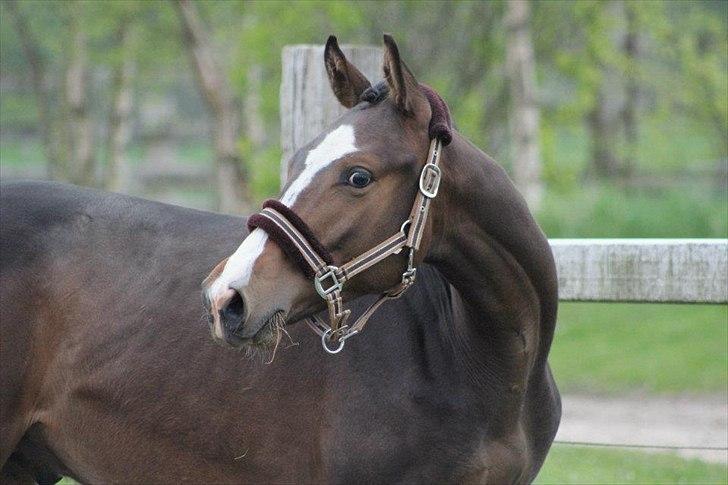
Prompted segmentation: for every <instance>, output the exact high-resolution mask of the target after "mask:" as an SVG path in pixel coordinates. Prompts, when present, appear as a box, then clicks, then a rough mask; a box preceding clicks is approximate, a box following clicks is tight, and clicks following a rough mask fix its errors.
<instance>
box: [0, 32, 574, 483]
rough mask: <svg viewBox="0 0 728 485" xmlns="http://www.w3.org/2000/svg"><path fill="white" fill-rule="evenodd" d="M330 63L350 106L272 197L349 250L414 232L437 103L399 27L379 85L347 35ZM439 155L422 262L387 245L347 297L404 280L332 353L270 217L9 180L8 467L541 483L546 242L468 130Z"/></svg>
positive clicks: (3, 234)
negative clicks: (256, 354)
mask: <svg viewBox="0 0 728 485" xmlns="http://www.w3.org/2000/svg"><path fill="white" fill-rule="evenodd" d="M325 62H326V67H327V72H328V75H329V80H330V82H331V85H332V88H333V91H334V93H335V95H336V97H337V98H338V99H339V101H340V102H341V103H342V104H343V105H344V106H346V107H348V108H351V109H350V110H349V111H347V112H346V113H345V114H344V115H343V116H342V117H341V118H340V119H339V120H338V121H337V122H335V123H334V125H333V126H331V127H330V128H329V129H328V130H327V131H326V132H325V133H322V134H321V136H320V137H318V138H317V139H316V140H314V141H312V142H311V143H310V144H309V145H308V146H306V147H304V148H302V149H301V150H299V152H298V153H297V154H296V155H294V158H293V159H292V161H291V165H290V173H289V175H290V177H289V180H291V182H289V183H288V185H287V186H286V187H284V190H283V195H282V197H281V200H280V201H279V203H280V204H283V205H285V206H286V207H287V208H289V209H290V211H291V212H292V213H295V215H296V216H297V217H299V218H300V219H301V220H302V221H305V226H306V228H307V229H308V230H310V231H311V235H314V234H315V237H316V241H318V243H319V244H320V246H321V248H320V249H326V250H328V251H329V252H330V255H329V257H330V258H331V260H332V261H334V262H341V261H347V260H349V259H350V258H352V257H354V256H356V255H357V254H361V253H362V252H365V251H366V250H367V249H369V248H370V247H372V246H374V245H375V244H376V243H378V242H379V241H381V240H382V239H384V238H386V237H388V236H390V235H391V234H392V233H395V234H396V233H397V231H400V230H401V231H405V230H406V225H404V224H402V221H403V220H405V219H407V217H408V212H409V210H410V207H411V206H412V201H413V200H415V198H416V197H417V192H418V190H419V188H418V180H419V179H420V175H419V174H420V171H421V169H422V167H423V166H424V165H425V163H426V159H427V155H428V145H430V140H429V121H430V119H431V117H432V114H433V111H432V105H431V103H430V102H429V101H428V99H427V96H426V95H425V94H423V93H424V92H425V91H423V89H422V88H421V87H420V85H419V84H418V83H417V81H416V80H415V78H414V76H413V75H412V74H411V72H410V71H409V69H407V67H406V65H405V64H404V63H403V62H402V61H401V59H400V56H399V52H398V49H397V46H396V44H395V43H394V41H393V40H392V39H391V37H388V36H385V56H384V74H385V81H384V82H383V83H378V84H377V85H375V86H372V85H371V83H370V82H369V81H368V80H367V79H366V78H365V77H364V76H363V75H362V74H361V73H360V72H359V71H358V70H357V69H356V67H354V66H353V65H352V64H351V63H349V62H348V61H347V60H346V58H345V57H344V55H343V53H341V51H340V49H339V48H338V46H337V45H336V41H335V39H334V38H330V39H329V42H328V43H327V47H326V50H325ZM440 167H441V172H442V178H441V187H440V190H439V193H438V194H437V197H434V198H432V200H431V207H430V208H429V212H430V215H429V218H427V219H426V224H425V225H424V228H423V229H422V241H421V244H419V245H418V249H417V251H416V252H415V253H413V255H414V258H413V261H411V262H410V261H408V258H407V254H406V251H401V252H399V253H398V254H392V255H391V256H389V257H388V258H386V259H384V260H382V261H381V262H378V263H377V264H376V265H374V266H372V267H371V268H369V269H367V270H366V271H364V272H362V273H360V274H359V275H357V277H356V278H352V279H351V280H350V281H347V283H346V287H345V288H344V289H343V291H342V298H343V299H344V301H345V302H346V304H347V305H348V306H350V307H351V311H352V314H353V315H358V314H360V313H361V312H363V311H365V309H366V308H367V307H368V305H369V304H370V303H371V302H372V297H371V296H368V295H370V294H374V293H378V292H380V291H382V290H383V289H386V288H389V287H393V286H397V284H398V282H399V281H400V278H401V275H402V274H403V273H406V271H407V269H408V265H409V264H410V263H412V264H415V265H416V266H417V276H416V280H415V282H414V284H412V285H411V287H410V288H409V289H408V290H407V291H406V292H404V293H403V294H402V296H401V297H400V298H398V299H393V300H392V301H389V302H387V303H386V304H385V305H382V306H381V307H380V308H379V309H378V311H377V312H376V313H374V314H373V316H372V317H371V320H370V323H369V324H368V326H367V328H366V331H365V332H361V335H359V336H357V337H356V338H354V339H350V340H347V343H346V348H345V349H344V351H342V352H341V353H339V354H337V355H335V356H334V355H329V354H327V353H325V352H323V351H322V350H321V348H320V347H319V346H318V345H319V342H321V341H322V340H321V339H320V338H319V337H318V336H317V335H315V334H314V333H313V332H310V330H309V329H308V328H307V327H306V325H305V324H302V323H295V322H297V321H299V320H303V319H304V318H306V317H309V316H311V315H313V314H315V313H317V312H319V311H321V310H324V309H325V303H324V301H323V300H322V299H321V298H320V297H319V295H318V294H317V291H316V290H315V289H314V288H313V285H312V284H311V280H310V279H309V278H307V277H305V276H304V272H303V271H302V269H301V268H300V267H299V265H298V264H297V263H296V261H295V258H294V257H292V256H291V254H290V253H289V252H287V251H286V250H285V249H284V246H285V244H284V243H283V242H282V240H281V239H280V238H273V237H272V236H271V234H270V233H269V232H267V231H266V230H264V229H261V227H260V226H258V227H257V228H256V229H254V230H253V231H252V232H250V233H249V232H248V230H247V229H246V227H245V224H246V220H245V219H244V218H238V217H232V216H225V215H220V214H212V213H207V212H201V211H195V210H191V209H183V208H179V207H175V206H170V205H166V204H160V203H156V202H151V201H145V200H141V199H135V198H131V197H127V196H122V195H116V194H109V193H103V192H99V191H94V190H89V189H80V188H76V187H72V186H66V185H61V184H54V183H39V182H36V183H12V184H6V185H3V186H2V189H1V190H0V249H1V252H0V263H1V264H0V326H1V327H0V369H1V371H0V372H1V374H0V411H1V412H2V416H1V419H0V465H2V471H1V473H2V478H3V482H8V483H16V482H17V483H32V482H38V483H53V482H55V481H56V480H57V479H58V478H60V476H62V475H66V476H70V477H73V478H75V479H76V480H78V481H81V482H128V483H170V482H205V483H352V482H353V483H390V482H405V483H453V482H457V483H469V482H475V483H526V482H529V481H531V480H533V479H534V478H535V476H536V474H537V473H538V470H539V469H540V467H541V465H542V463H543V460H544V459H545V456H546V453H547V452H548V449H549V447H550V445H551V442H552V440H553V437H554V436H555V433H556V430H557V428H558V423H559V419H560V400H559V394H558V390H557V388H556V385H555V383H554V380H553V378H552V376H551V372H550V369H549V366H548V363H547V356H548V351H549V348H550V344H551V340H552V337H553V330H554V325H555V320H556V309H557V285H556V275H555V267H554V263H553V258H552V255H551V252H550V248H549V246H548V243H547V240H546V238H545V237H544V235H543V233H542V232H541V230H540V229H539V227H538V226H537V224H536V223H535V221H534V220H533V218H532V217H531V215H530V213H529V211H528V208H527V206H526V204H525V202H524V200H523V198H522V197H521V196H520V195H519V194H518V192H517V191H516V190H515V188H514V187H513V184H512V183H511V182H510V180H509V179H508V177H507V175H506V174H505V172H504V170H503V169H502V168H501V167H500V166H498V165H497V164H496V163H495V162H493V161H492V160H491V159H490V158H489V157H487V156H486V155H485V154H484V153H483V152H481V151H480V150H478V149H477V148H476V147H474V146H473V145H471V144H470V143H468V142H467V141H466V140H465V139H463V138H462V137H461V136H460V135H459V134H457V133H456V132H454V133H452V140H451V143H449V144H448V145H447V146H444V147H443V148H442V150H441V155H440ZM409 230H410V231H411V230H412V229H411V227H410V228H409ZM241 241H242V243H241ZM236 247H237V249H236ZM226 256H229V257H226ZM216 263H217V264H216ZM213 266H214V269H213V271H212V272H211V273H209V269H210V268H212V267H213ZM207 273H209V274H207ZM206 275H207V276H206ZM205 276H206V277H205ZM203 277H204V283H203V290H202V292H203V300H204V303H205V305H204V306H205V308H203V305H201V304H200V303H199V281H201V280H202V279H203ZM282 322H291V323H290V324H286V325H285V326H283V323H282ZM207 325H210V326H211V331H212V335H213V339H214V340H215V341H217V342H218V343H222V344H223V345H224V346H226V347H237V348H241V349H246V348H250V347H251V346H263V347H264V348H270V347H271V346H280V347H281V348H279V349H277V352H276V356H275V359H274V360H259V359H250V358H246V357H245V356H243V355H242V354H241V353H240V352H235V351H232V350H230V349H228V348H223V347H221V346H220V345H216V344H215V343H214V341H213V339H211V338H210V337H209V334H208V333H207V332H206V331H204V329H205V327H206V326H207ZM282 333H287V334H288V336H289V337H290V342H292V343H291V344H290V345H289V346H288V347H287V348H282V347H283V346H284V345H285V342H289V340H288V339H287V338H286V339H284V340H283V342H279V341H280V335H281V334H282ZM323 341H324V342H325V339H324V340H323ZM279 344H280V345H279Z"/></svg>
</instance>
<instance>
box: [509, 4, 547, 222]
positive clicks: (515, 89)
mask: <svg viewBox="0 0 728 485" xmlns="http://www.w3.org/2000/svg"><path fill="white" fill-rule="evenodd" d="M505 22H506V25H507V36H508V38H507V42H506V68H507V72H508V77H509V82H510V86H509V87H510V94H511V113H510V126H511V138H512V145H513V178H514V181H515V183H516V186H517V187H518V188H519V189H520V190H521V193H522V194H523V195H524V197H525V198H526V201H527V202H528V205H529V206H530V207H531V209H536V208H538V207H539V203H540V200H541V197H542V194H543V184H542V182H541V160H540V157H539V139H538V118H539V110H538V100H537V92H536V66H535V61H534V56H533V45H532V44H531V31H530V26H529V4H528V2H527V1H526V0H508V10H507V13H506V18H505Z"/></svg>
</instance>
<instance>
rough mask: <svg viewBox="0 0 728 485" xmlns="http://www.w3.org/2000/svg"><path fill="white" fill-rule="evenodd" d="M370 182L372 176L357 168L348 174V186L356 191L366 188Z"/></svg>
mask: <svg viewBox="0 0 728 485" xmlns="http://www.w3.org/2000/svg"><path fill="white" fill-rule="evenodd" d="M371 181H372V174H370V173H369V172H368V171H366V170H364V169H363V168H358V169H356V170H354V171H353V172H351V174H349V179H348V182H349V185H351V186H352V187H356V188H357V189H362V188H364V187H366V186H367V185H369V183H370V182H371Z"/></svg>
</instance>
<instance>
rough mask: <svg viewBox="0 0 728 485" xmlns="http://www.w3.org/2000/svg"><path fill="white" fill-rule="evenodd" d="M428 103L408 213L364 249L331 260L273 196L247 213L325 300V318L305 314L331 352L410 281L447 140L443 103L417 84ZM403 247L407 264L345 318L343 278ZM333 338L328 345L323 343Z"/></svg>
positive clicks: (449, 137)
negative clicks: (422, 157) (425, 143)
mask: <svg viewBox="0 0 728 485" xmlns="http://www.w3.org/2000/svg"><path fill="white" fill-rule="evenodd" d="M421 89H422V92H423V93H424V94H425V95H426V97H427V99H428V101H429V102H430V106H431V108H432V118H431V119H430V125H429V135H430V138H431V141H430V150H429V152H428V155H427V162H426V163H425V165H424V167H422V171H421V172H420V179H419V190H418V192H417V195H416V196H415V200H414V203H413V205H412V210H411V211H410V215H409V217H408V218H407V220H405V221H404V222H403V223H402V226H401V227H400V230H399V231H398V232H397V233H396V234H394V235H393V236H391V237H390V238H388V239H385V240H384V241H382V242H381V243H379V244H377V245H376V246H374V247H373V248H372V249H370V250H369V251H367V252H365V253H363V254H361V255H359V256H357V257H355V258H354V259H352V260H350V261H348V262H346V263H344V264H342V265H340V266H336V265H334V261H333V258H332V257H331V254H330V253H329V251H327V250H326V248H325V247H324V246H323V245H322V244H321V243H320V242H319V240H318V239H317V238H316V236H315V235H314V233H313V231H312V230H311V229H310V228H309V227H308V226H307V225H306V223H305V222H303V220H302V219H301V218H300V217H298V215H297V214H296V213H295V212H293V211H292V210H291V209H289V208H288V207H286V206H285V205H283V204H282V203H281V202H279V201H277V200H272V199H270V200H267V201H265V202H264V203H263V210H262V211H260V212H259V213H258V214H255V215H253V216H251V217H250V218H249V219H248V229H250V230H251V231H252V230H253V229H254V228H260V229H263V230H264V231H266V232H267V233H268V235H269V237H270V238H271V239H272V240H274V241H275V242H276V243H277V244H278V245H279V246H280V247H281V249H282V250H283V252H284V253H285V254H286V255H287V256H288V257H289V258H291V259H292V260H293V261H295V262H296V264H297V265H298V267H299V268H300V269H301V271H302V272H303V274H304V275H306V277H309V278H313V284H314V288H315V289H316V292H317V293H318V294H319V295H320V296H321V298H323V299H324V300H325V301H326V306H327V308H328V313H329V323H328V324H327V323H325V322H324V321H323V320H321V319H320V318H319V317H317V316H313V317H310V318H309V319H308V320H307V323H308V324H309V326H310V327H311V328H312V329H313V330H314V331H315V332H316V333H318V334H319V335H320V336H321V344H322V345H323V347H324V350H326V352H328V353H331V354H336V353H338V352H341V350H342V349H343V348H344V344H345V343H346V340H347V339H349V338H351V337H353V336H354V335H356V334H358V333H360V332H361V331H362V330H363V329H364V326H365V325H366V323H367V321H369V318H370V317H371V316H372V314H374V312H375V311H376V310H377V309H378V308H379V306H380V305H381V304H382V303H384V302H385V301H387V300H391V299H394V298H398V297H400V296H401V295H402V294H403V293H404V292H405V290H407V289H408V288H409V287H410V286H412V284H414V282H415V277H416V275H417V269H416V268H415V266H414V257H415V251H417V250H418V249H419V247H420V242H421V240H422V235H423V234H424V231H425V225H426V222H427V214H428V211H429V207H430V202H431V201H432V199H434V198H435V197H436V196H437V192H438V190H439V188H440V180H441V178H442V171H441V168H440V165H439V163H440V154H441V151H442V147H443V146H447V145H448V144H449V143H450V141H451V140H452V133H451V128H450V115H449V113H448V110H447V105H446V104H445V102H444V101H443V100H442V98H440V96H439V95H438V94H437V93H436V92H435V91H434V90H432V89H431V88H429V87H427V86H423V85H421ZM403 249H407V250H408V254H407V268H406V269H405V271H404V272H403V273H402V279H401V281H400V282H399V283H398V284H397V285H395V286H394V287H392V288H390V289H388V290H386V291H384V292H383V293H382V294H381V295H380V296H379V298H378V299H377V300H376V301H375V302H374V303H373V304H372V305H370V306H369V308H367V310H366V311H365V312H364V313H362V314H361V315H360V316H359V318H357V319H356V321H355V322H354V323H353V324H352V325H349V324H348V320H349V317H350V315H351V310H345V309H344V303H343V299H342V296H341V292H342V289H343V286H344V283H346V282H347V281H348V280H349V279H351V278H353V277H354V276H356V275H357V274H359V273H361V272H362V271H365V270H367V269H368V268H370V267H372V266H374V265H375V264H377V263H379V262H380V261H382V260H383V259H385V258H387V257H388V256H391V255H392V254H399V253H400V252H401V251H402V250H403ZM331 343H334V344H335V346H334V347H333V348H332V347H330V346H329V345H330V344H331Z"/></svg>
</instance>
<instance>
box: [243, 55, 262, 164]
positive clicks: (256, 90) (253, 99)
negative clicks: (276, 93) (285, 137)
mask: <svg viewBox="0 0 728 485" xmlns="http://www.w3.org/2000/svg"><path fill="white" fill-rule="evenodd" d="M262 84H263V70H262V68H261V66H260V65H259V64H253V65H252V66H250V69H248V85H247V89H246V94H245V135H246V136H247V137H248V139H249V140H250V143H251V145H252V147H253V152H255V151H257V150H259V149H260V148H261V147H263V146H265V143H266V139H267V136H266V130H265V122H264V120H263V115H262V113H261V111H260V109H261V108H260V102H261V100H260V94H261V90H262Z"/></svg>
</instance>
